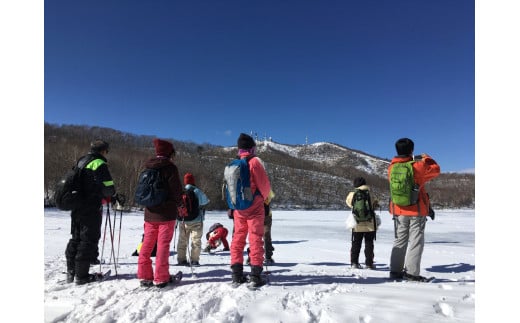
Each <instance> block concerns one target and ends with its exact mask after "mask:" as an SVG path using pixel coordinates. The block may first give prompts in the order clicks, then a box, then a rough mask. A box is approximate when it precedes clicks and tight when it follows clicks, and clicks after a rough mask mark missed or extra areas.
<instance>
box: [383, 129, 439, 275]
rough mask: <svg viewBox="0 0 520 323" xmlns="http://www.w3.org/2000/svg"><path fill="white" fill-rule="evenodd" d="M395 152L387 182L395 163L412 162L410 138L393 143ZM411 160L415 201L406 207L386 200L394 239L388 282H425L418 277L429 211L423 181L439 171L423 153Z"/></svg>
mask: <svg viewBox="0 0 520 323" xmlns="http://www.w3.org/2000/svg"><path fill="white" fill-rule="evenodd" d="M395 149H396V151H397V156H395V157H394V158H393V159H392V161H391V163H390V166H388V180H389V181H390V174H391V171H392V168H393V167H394V165H395V164H397V163H404V162H408V161H411V160H414V156H413V151H414V142H413V141H412V140H411V139H408V138H401V139H399V140H397V141H396V143H395ZM415 159H416V161H415V162H413V163H412V167H413V173H414V182H415V183H416V184H417V185H419V199H418V202H417V203H415V204H412V205H409V206H399V205H397V204H394V203H393V202H392V201H391V200H390V205H389V211H390V213H391V214H392V215H393V218H394V227H395V240H394V244H393V247H392V253H391V256H390V279H402V278H404V279H408V280H413V281H426V280H427V279H426V278H425V277H423V276H421V275H420V271H421V257H422V253H423V249H424V229H425V226H426V216H427V215H429V211H430V198H429V196H428V193H427V192H426V189H425V187H424V186H425V184H426V182H428V181H431V180H432V179H434V178H436V177H437V176H439V174H440V172H441V169H440V166H439V165H438V164H437V163H436V162H435V160H433V158H431V157H430V156H429V155H427V154H422V155H420V157H417V158H415ZM405 262H406V263H405Z"/></svg>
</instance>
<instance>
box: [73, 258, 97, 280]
mask: <svg viewBox="0 0 520 323" xmlns="http://www.w3.org/2000/svg"><path fill="white" fill-rule="evenodd" d="M89 269H90V261H88V260H87V261H76V264H75V273H76V285H83V284H88V283H92V282H94V281H97V280H98V278H97V276H96V275H89V273H88V271H89Z"/></svg>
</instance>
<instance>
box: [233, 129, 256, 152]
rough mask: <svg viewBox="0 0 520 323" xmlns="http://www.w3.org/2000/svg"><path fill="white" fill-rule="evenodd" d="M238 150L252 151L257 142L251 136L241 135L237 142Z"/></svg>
mask: <svg viewBox="0 0 520 323" xmlns="http://www.w3.org/2000/svg"><path fill="white" fill-rule="evenodd" d="M237 146H238V149H251V148H253V147H254V146H256V143H255V141H254V140H253V138H252V137H251V136H249V135H246V134H245V133H241V134H240V136H239V137H238V140H237Z"/></svg>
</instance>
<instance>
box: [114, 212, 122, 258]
mask: <svg viewBox="0 0 520 323" xmlns="http://www.w3.org/2000/svg"><path fill="white" fill-rule="evenodd" d="M120 211H121V212H120V216H119V237H118V241H117V261H119V249H120V247H121V227H122V226H123V209H122V208H121V210H120ZM116 213H117V211H116Z"/></svg>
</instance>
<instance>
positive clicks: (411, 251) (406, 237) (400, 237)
mask: <svg viewBox="0 0 520 323" xmlns="http://www.w3.org/2000/svg"><path fill="white" fill-rule="evenodd" d="M394 221H395V228H396V233H397V234H396V235H397V238H396V239H395V241H394V246H393V247H392V255H391V257H390V271H391V272H399V271H400V269H401V270H402V268H406V273H407V274H409V275H413V276H419V274H420V272H421V257H422V253H423V249H424V227H425V225H426V217H424V216H404V215H401V216H396V217H395V218H394ZM405 258H406V259H405ZM405 261H406V263H405Z"/></svg>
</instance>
